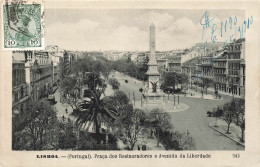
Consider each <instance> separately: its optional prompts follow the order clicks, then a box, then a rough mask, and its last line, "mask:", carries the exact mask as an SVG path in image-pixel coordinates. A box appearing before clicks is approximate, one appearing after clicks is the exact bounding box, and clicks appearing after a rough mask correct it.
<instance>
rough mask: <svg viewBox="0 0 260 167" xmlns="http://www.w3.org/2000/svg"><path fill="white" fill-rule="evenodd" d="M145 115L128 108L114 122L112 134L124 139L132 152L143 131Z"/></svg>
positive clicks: (137, 110)
mask: <svg viewBox="0 0 260 167" xmlns="http://www.w3.org/2000/svg"><path fill="white" fill-rule="evenodd" d="M145 119H146V114H145V112H144V111H143V110H141V109H133V108H128V110H126V111H125V112H124V114H122V115H121V116H120V117H119V118H118V119H117V120H116V121H115V122H114V129H115V131H114V133H115V135H116V136H118V137H121V138H124V139H125V140H126V142H127V143H128V144H129V149H130V150H133V149H134V147H135V144H136V143H137V142H138V138H139V136H140V134H141V132H142V130H143V127H142V125H143V123H144V122H145Z"/></svg>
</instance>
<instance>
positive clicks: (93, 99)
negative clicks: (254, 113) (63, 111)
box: [72, 89, 118, 134]
mask: <svg viewBox="0 0 260 167" xmlns="http://www.w3.org/2000/svg"><path fill="white" fill-rule="evenodd" d="M103 92H104V91H103V90H100V89H96V90H95V91H90V94H89V99H90V100H88V101H87V100H85V101H83V102H82V103H81V104H80V105H79V109H78V110H74V111H73V113H72V115H74V116H75V117H76V118H77V119H76V125H77V126H78V127H79V128H81V129H83V130H85V126H86V125H87V128H86V131H88V129H89V127H90V126H91V125H93V127H95V132H96V133H97V134H99V133H100V127H101V123H109V122H111V121H114V120H115V119H116V118H117V116H118V110H117V108H116V107H114V106H112V105H110V104H109V103H108V100H106V97H104V98H101V95H102V94H103Z"/></svg>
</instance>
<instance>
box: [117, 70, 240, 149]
mask: <svg viewBox="0 0 260 167" xmlns="http://www.w3.org/2000/svg"><path fill="white" fill-rule="evenodd" d="M114 77H115V78H117V79H118V81H119V82H120V90H122V91H124V92H125V93H126V94H127V95H129V94H130V99H131V100H130V101H132V102H133V96H132V95H133V92H134V94H135V102H133V103H135V106H136V107H137V108H138V107H141V92H139V88H141V87H143V82H141V81H138V80H136V79H134V78H130V77H129V76H125V75H122V74H121V73H119V72H115V73H114ZM126 79H127V80H128V83H125V80H126ZM231 99H232V96H224V95H223V96H222V99H221V100H215V99H203V98H196V97H184V95H181V96H180V103H184V104H186V105H188V106H189V108H187V109H186V110H184V111H180V112H169V113H170V115H171V119H172V124H173V126H174V129H175V130H180V131H188V132H189V133H190V135H191V136H192V137H193V139H194V140H195V143H196V150H244V149H245V148H244V147H243V146H241V145H238V144H237V143H236V142H234V141H232V140H231V139H229V138H227V137H225V136H223V135H222V134H220V133H219V132H217V131H215V130H213V129H211V128H210V127H209V123H210V122H213V121H215V118H212V117H207V111H211V110H212V109H213V108H214V107H217V106H219V105H223V104H224V103H225V102H226V101H230V100H231ZM169 100H170V101H171V102H173V95H170V96H169ZM164 102H165V105H167V102H168V97H167V94H165V96H164ZM171 104H172V103H171Z"/></svg>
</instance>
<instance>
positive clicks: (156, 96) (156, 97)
mask: <svg viewBox="0 0 260 167" xmlns="http://www.w3.org/2000/svg"><path fill="white" fill-rule="evenodd" d="M144 96H145V99H146V104H148V105H149V104H164V101H163V93H161V92H160V91H159V92H152V90H148V92H146V93H145V94H144Z"/></svg>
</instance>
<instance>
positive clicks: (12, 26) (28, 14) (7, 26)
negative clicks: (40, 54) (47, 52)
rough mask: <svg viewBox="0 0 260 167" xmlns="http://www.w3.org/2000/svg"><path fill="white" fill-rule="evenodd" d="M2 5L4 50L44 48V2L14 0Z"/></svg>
mask: <svg viewBox="0 0 260 167" xmlns="http://www.w3.org/2000/svg"><path fill="white" fill-rule="evenodd" d="M2 7H3V10H2V12H3V13H2V22H3V24H2V25H3V29H2V32H3V34H2V35H3V39H2V48H3V49H4V50H39V49H43V48H44V40H43V39H44V38H43V37H44V33H43V26H42V24H43V7H42V4H41V3H35V2H33V3H23V2H21V1H19V2H17V1H14V2H11V3H7V2H6V3H5V4H3V5H2Z"/></svg>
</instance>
